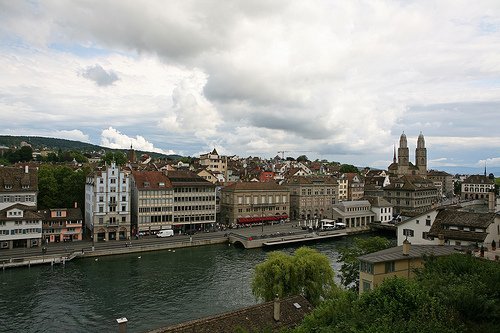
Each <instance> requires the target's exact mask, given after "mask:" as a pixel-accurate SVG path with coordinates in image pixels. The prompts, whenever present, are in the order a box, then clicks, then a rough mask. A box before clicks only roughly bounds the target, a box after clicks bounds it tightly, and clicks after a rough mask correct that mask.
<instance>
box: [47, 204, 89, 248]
mask: <svg viewBox="0 0 500 333" xmlns="http://www.w3.org/2000/svg"><path fill="white" fill-rule="evenodd" d="M39 213H40V214H41V215H42V216H43V218H42V232H43V241H44V242H45V243H59V242H71V241H81V240H82V235H83V223H82V222H83V218H82V211H81V209H80V208H77V207H75V208H51V209H46V210H43V211H39Z"/></svg>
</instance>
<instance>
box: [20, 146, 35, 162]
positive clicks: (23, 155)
mask: <svg viewBox="0 0 500 333" xmlns="http://www.w3.org/2000/svg"><path fill="white" fill-rule="evenodd" d="M32 159H33V149H32V148H31V147H30V146H23V147H21V149H19V161H21V162H29V161H31V160H32Z"/></svg>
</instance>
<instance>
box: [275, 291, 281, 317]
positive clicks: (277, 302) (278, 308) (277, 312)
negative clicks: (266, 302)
mask: <svg viewBox="0 0 500 333" xmlns="http://www.w3.org/2000/svg"><path fill="white" fill-rule="evenodd" d="M280 314H281V304H280V298H279V297H278V295H276V298H275V299H274V320H275V321H280Z"/></svg>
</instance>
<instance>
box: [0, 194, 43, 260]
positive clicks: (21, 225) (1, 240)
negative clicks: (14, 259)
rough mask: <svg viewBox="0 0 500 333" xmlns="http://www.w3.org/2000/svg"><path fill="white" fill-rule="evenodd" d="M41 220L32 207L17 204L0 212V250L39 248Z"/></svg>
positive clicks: (40, 216)
mask: <svg viewBox="0 0 500 333" xmlns="http://www.w3.org/2000/svg"><path fill="white" fill-rule="evenodd" d="M42 218H43V216H42V215H41V214H40V213H37V212H36V211H35V209H34V208H33V207H31V206H27V205H23V204H19V203H16V204H14V205H11V206H9V207H8V208H4V209H2V210H0V250H1V249H13V248H19V247H20V248H23V247H24V248H30V247H34V246H40V245H41V241H42Z"/></svg>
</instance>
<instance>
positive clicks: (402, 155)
mask: <svg viewBox="0 0 500 333" xmlns="http://www.w3.org/2000/svg"><path fill="white" fill-rule="evenodd" d="M409 158H410V151H409V150H408V141H407V140H406V135H405V133H404V132H403V134H401V137H400V138H399V148H398V173H399V174H406V173H407V172H408V167H409V165H410V159H409Z"/></svg>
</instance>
